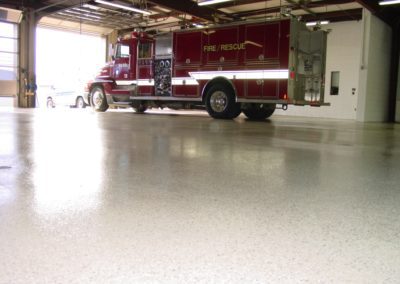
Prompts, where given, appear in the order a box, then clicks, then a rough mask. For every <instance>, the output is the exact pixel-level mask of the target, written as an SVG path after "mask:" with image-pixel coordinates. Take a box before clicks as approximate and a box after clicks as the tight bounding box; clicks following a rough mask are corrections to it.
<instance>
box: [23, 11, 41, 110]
mask: <svg viewBox="0 0 400 284" xmlns="http://www.w3.org/2000/svg"><path fill="white" fill-rule="evenodd" d="M36 25H37V20H36V16H35V10H34V9H31V8H29V9H26V10H24V11H23V19H22V21H21V23H20V25H19V37H20V40H19V72H18V73H19V76H18V77H19V94H18V107H22V108H33V107H35V105H36V73H35V69H36V52H35V51H36Z"/></svg>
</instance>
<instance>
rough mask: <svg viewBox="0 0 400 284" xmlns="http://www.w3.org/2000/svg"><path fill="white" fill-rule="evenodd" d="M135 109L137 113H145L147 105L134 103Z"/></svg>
mask: <svg viewBox="0 0 400 284" xmlns="http://www.w3.org/2000/svg"><path fill="white" fill-rule="evenodd" d="M133 110H134V111H135V112H136V113H144V112H145V111H146V110H147V106H146V105H145V104H139V105H134V106H133Z"/></svg>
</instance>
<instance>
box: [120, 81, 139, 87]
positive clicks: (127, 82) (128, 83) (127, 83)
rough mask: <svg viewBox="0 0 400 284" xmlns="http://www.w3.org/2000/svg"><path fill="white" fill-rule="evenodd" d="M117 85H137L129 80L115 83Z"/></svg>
mask: <svg viewBox="0 0 400 284" xmlns="http://www.w3.org/2000/svg"><path fill="white" fill-rule="evenodd" d="M115 83H117V85H124V86H126V85H133V84H136V83H137V82H136V81H128V80H120V81H115Z"/></svg>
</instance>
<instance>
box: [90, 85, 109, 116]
mask: <svg viewBox="0 0 400 284" xmlns="http://www.w3.org/2000/svg"><path fill="white" fill-rule="evenodd" d="M90 98H91V100H92V107H93V109H94V110H95V111H99V112H104V111H106V110H107V109H108V104H107V99H106V95H105V94H104V90H103V88H101V87H94V88H93V89H92V91H91V92H90Z"/></svg>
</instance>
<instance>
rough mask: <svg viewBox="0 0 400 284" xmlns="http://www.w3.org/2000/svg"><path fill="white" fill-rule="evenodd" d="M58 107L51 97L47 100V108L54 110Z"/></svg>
mask: <svg viewBox="0 0 400 284" xmlns="http://www.w3.org/2000/svg"><path fill="white" fill-rule="evenodd" d="M55 106H56V105H55V103H54V101H53V99H52V98H51V97H48V98H47V101H46V107H47V108H54V107H55Z"/></svg>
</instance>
